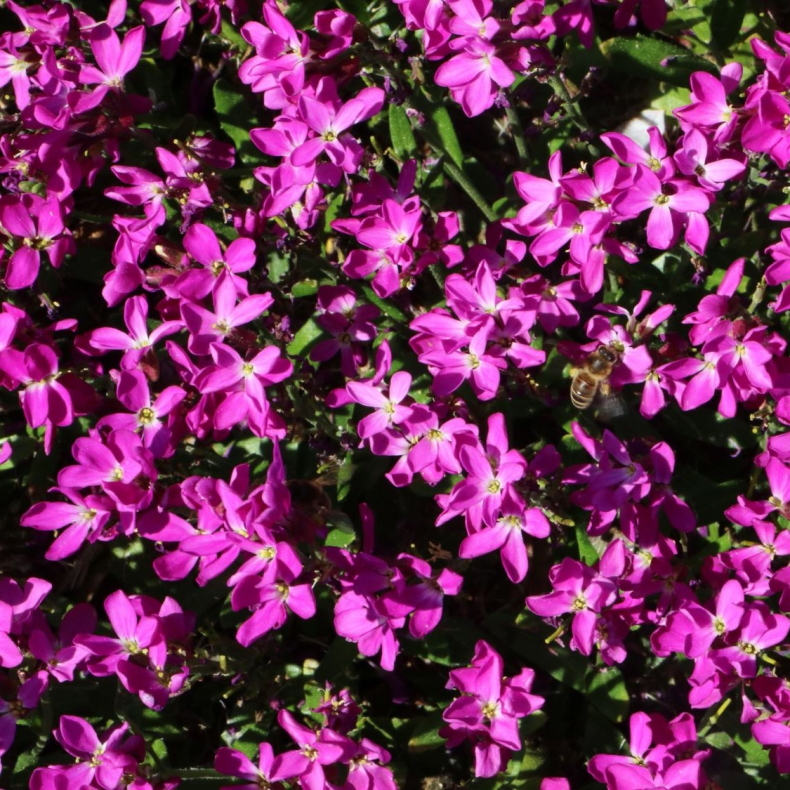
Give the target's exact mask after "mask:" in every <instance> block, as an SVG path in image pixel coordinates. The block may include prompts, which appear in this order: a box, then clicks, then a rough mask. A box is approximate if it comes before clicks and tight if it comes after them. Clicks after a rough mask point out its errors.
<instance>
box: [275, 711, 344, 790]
mask: <svg viewBox="0 0 790 790" xmlns="http://www.w3.org/2000/svg"><path fill="white" fill-rule="evenodd" d="M277 721H278V722H279V724H280V726H281V727H282V728H283V729H284V730H285V731H286V732H287V733H288V734H289V735H290V736H291V737H292V738H293V739H294V740H295V741H296V743H297V745H298V746H299V749H295V750H293V751H290V752H285V753H284V754H281V755H278V756H277V757H275V758H274V762H273V765H272V778H273V779H274V780H275V781H281V780H283V779H292V778H294V777H299V782H300V784H301V786H302V787H304V788H306V790H325V789H326V790H328V787H329V785H328V784H327V782H326V775H325V774H324V766H330V765H334V764H336V763H340V762H343V763H347V762H348V761H349V760H350V759H351V757H352V755H353V754H354V751H355V749H354V743H353V742H352V741H351V740H350V739H349V738H346V736H345V735H340V734H339V733H337V732H335V731H334V730H331V729H329V728H328V727H324V728H322V729H321V731H320V732H318V733H316V732H315V731H314V730H311V729H310V728H309V727H305V726H304V725H303V724H299V722H297V721H296V719H294V717H293V716H292V715H291V714H290V713H289V712H288V711H287V710H281V711H280V712H279V713H278V714H277Z"/></svg>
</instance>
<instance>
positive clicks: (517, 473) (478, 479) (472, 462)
mask: <svg viewBox="0 0 790 790" xmlns="http://www.w3.org/2000/svg"><path fill="white" fill-rule="evenodd" d="M460 461H461V465H462V466H463V468H464V470H465V471H466V472H467V474H468V477H467V478H466V479H465V480H462V481H461V482H460V483H458V484H457V485H456V486H455V488H453V490H452V493H451V494H450V497H449V500H448V501H447V503H446V504H445V508H444V512H443V513H442V514H441V515H440V516H439V518H438V519H437V520H436V524H437V526H439V525H440V524H443V523H445V522H446V521H448V520H449V519H451V518H453V517H454V516H457V515H461V514H463V515H464V516H465V518H466V520H467V524H468V525H471V527H472V530H474V531H477V530H479V529H480V526H481V524H485V525H487V526H488V527H490V528H493V527H494V526H495V525H496V524H497V518H498V515H499V511H500V508H501V507H502V503H503V502H504V501H505V499H506V498H507V497H508V496H510V497H511V500H512V501H515V502H518V501H519V500H520V498H519V497H518V494H516V493H515V490H514V488H513V483H515V482H517V481H519V480H521V479H522V478H523V477H524V475H525V473H526V467H527V463H526V461H525V460H524V458H523V457H522V455H521V453H519V452H518V451H517V450H510V449H509V446H508V436H507V430H506V427H505V419H504V417H503V415H502V414H493V415H491V417H489V419H488V438H487V440H486V446H485V449H484V448H483V447H482V446H481V445H480V444H479V443H477V444H464V445H463V446H462V447H461V448H460ZM536 526H537V525H536ZM470 531H471V530H470ZM496 534H499V533H496Z"/></svg>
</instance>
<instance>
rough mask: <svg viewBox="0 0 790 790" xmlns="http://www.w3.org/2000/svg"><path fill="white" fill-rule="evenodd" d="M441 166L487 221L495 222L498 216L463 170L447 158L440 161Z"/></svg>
mask: <svg viewBox="0 0 790 790" xmlns="http://www.w3.org/2000/svg"><path fill="white" fill-rule="evenodd" d="M442 167H443V168H444V170H445V172H446V173H447V175H448V176H450V178H452V179H453V181H455V183H456V184H458V186H459V187H461V189H463V190H464V192H466V194H467V195H469V197H470V198H472V202H473V203H474V204H475V205H476V206H477V207H478V208H479V209H480V212H481V213H482V215H483V216H484V217H485V218H486V219H487V220H488V221H489V222H496V221H497V220H498V219H499V217H498V216H497V214H496V212H495V211H494V209H492V208H491V206H489V205H488V203H486V200H485V198H484V197H483V196H482V195H481V194H480V192H479V191H478V189H477V187H476V186H475V185H474V184H473V183H472V182H471V181H470V180H469V179H468V178H467V177H466V175H465V174H464V171H463V170H461V168H460V167H456V166H455V165H454V164H453V163H452V162H451V161H449V159H445V160H444V161H443V162H442Z"/></svg>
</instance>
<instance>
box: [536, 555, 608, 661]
mask: <svg viewBox="0 0 790 790" xmlns="http://www.w3.org/2000/svg"><path fill="white" fill-rule="evenodd" d="M549 580H550V581H551V584H552V586H553V588H554V591H553V592H550V593H547V594H546V595H531V596H529V597H528V598H527V606H528V607H529V608H530V609H531V610H532V611H533V612H535V614H537V615H539V616H540V617H551V618H554V617H559V616H560V615H563V614H572V615H573V621H572V625H571V630H572V633H573V639H572V642H571V646H572V647H575V648H576V649H577V650H578V651H579V652H580V653H582V654H583V655H586V656H589V655H590V653H591V652H592V648H593V643H594V635H595V627H596V620H597V617H596V612H600V611H601V610H602V609H603V608H604V607H606V606H609V605H610V604H612V603H614V601H615V598H616V595H617V588H616V587H615V585H614V584H613V583H612V582H611V581H610V580H609V579H606V578H604V577H603V576H601V575H600V574H599V573H597V572H596V571H595V570H593V569H592V568H590V567H588V566H586V565H582V563H580V562H577V561H576V560H572V559H571V558H570V557H566V558H565V559H564V560H563V561H562V562H561V563H560V564H559V565H555V566H554V567H553V568H552V569H551V571H550V572H549Z"/></svg>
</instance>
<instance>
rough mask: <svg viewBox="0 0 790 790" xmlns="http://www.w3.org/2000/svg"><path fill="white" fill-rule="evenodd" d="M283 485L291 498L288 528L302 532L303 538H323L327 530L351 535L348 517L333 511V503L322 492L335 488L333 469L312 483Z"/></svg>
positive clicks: (309, 481)
mask: <svg viewBox="0 0 790 790" xmlns="http://www.w3.org/2000/svg"><path fill="white" fill-rule="evenodd" d="M285 485H286V486H287V488H288V492H289V493H290V495H291V513H290V517H289V523H290V527H291V529H294V530H297V531H299V530H301V531H302V533H303V534H304V535H305V536H313V535H315V534H318V535H320V536H323V535H325V534H326V530H327V527H331V528H333V529H341V530H343V531H349V532H352V533H353V531H354V527H353V525H352V524H351V521H350V520H349V518H348V516H347V515H346V514H345V513H342V512H341V511H339V510H334V509H333V507H332V500H331V499H330V498H329V495H328V494H327V493H326V491H324V488H326V487H327V486H336V485H337V470H336V469H335V470H330V471H329V472H328V473H326V474H323V475H321V476H320V477H317V478H314V479H313V480H288V481H286V484H285Z"/></svg>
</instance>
